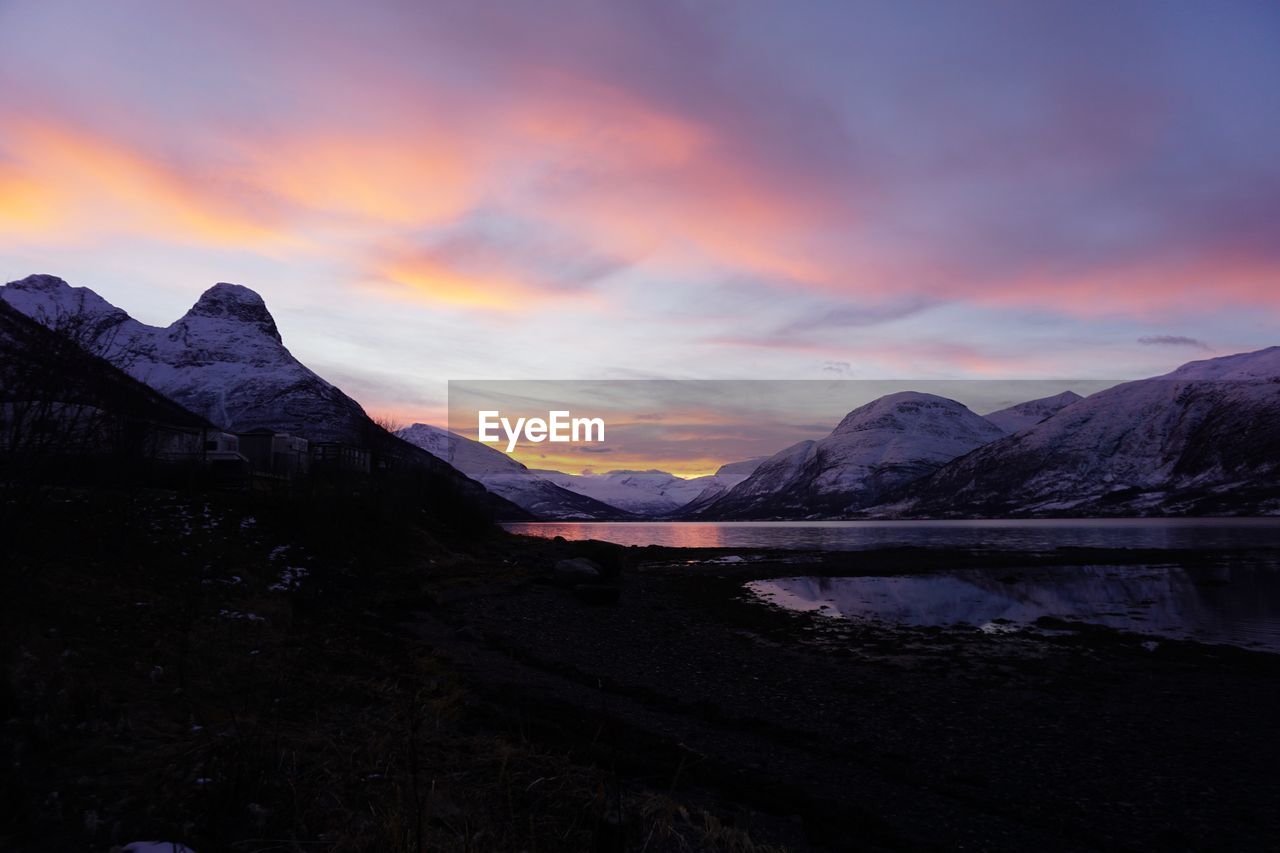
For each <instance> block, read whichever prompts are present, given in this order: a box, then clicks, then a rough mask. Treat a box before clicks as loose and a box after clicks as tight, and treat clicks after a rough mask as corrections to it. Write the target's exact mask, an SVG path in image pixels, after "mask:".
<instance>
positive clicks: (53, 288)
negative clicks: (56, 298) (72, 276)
mask: <svg viewBox="0 0 1280 853" xmlns="http://www.w3.org/2000/svg"><path fill="white" fill-rule="evenodd" d="M8 286H9V287H12V288H13V289H14V290H38V291H41V292H43V293H56V292H58V291H63V290H70V289H71V285H69V284H67V283H66V282H65V281H63V280H62V279H60V278H58V277H57V276H56V275H49V274H47V273H36V274H35V275H29V276H27V277H26V278H20V279H18V280H17V281H11V282H9V285H8Z"/></svg>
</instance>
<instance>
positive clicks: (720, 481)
mask: <svg viewBox="0 0 1280 853" xmlns="http://www.w3.org/2000/svg"><path fill="white" fill-rule="evenodd" d="M766 458H767V457H764V456H761V457H759V458H757V459H744V460H743V461H741V462H730V463H728V464H727V465H721V466H720V467H719V468H717V469H716V472H715V473H714V474H712V475H711V476H709V477H699V478H698V479H697V482H700V483H702V484H703V486H702V491H700V492H698V494H696V495H694V497H693V500H691V501H689V502H688V503H687V504H685V505H684V506H682V507H680V508H679V509H678V510H677V511H676V515H678V516H679V517H681V518H694V517H697V516H698V515H699V514H700V513H701V512H702V510H704V509H705V508H707V507H709V506H710V505H711V504H713V503H715V502H716V501H717V500H718V499H719V498H720V496H721V495H723V494H724V493H725V492H727V491H729V490H730V489H732V488H733V487H734V486H736V485H738V484H739V483H741V482H742V481H743V480H745V479H747V478H748V477H750V476H751V474H752V473H753V472H754V471H755V470H756V469H757V468H759V467H760V463H762V462H764V461H765V459H766Z"/></svg>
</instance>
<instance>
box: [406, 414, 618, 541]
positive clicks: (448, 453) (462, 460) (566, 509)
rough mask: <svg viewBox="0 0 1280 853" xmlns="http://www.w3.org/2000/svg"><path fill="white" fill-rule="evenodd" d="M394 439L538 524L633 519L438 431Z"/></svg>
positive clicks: (411, 430) (416, 430) (424, 429)
mask: <svg viewBox="0 0 1280 853" xmlns="http://www.w3.org/2000/svg"><path fill="white" fill-rule="evenodd" d="M396 435H398V436H400V437H401V438H403V439H404V440H405V441H407V442H409V443H410V444H413V445H415V446H417V447H420V448H422V449H423V450H425V451H427V452H428V453H430V454H432V455H433V456H435V457H437V458H438V459H441V460H443V461H445V462H447V463H449V464H450V465H452V466H453V467H455V468H457V469H458V470H459V471H461V472H462V473H464V474H466V475H467V476H468V477H471V478H472V479H474V480H477V481H479V482H480V483H482V484H483V485H484V487H485V488H487V489H489V490H490V491H491V492H494V493H495V494H497V495H500V496H501V497H503V498H505V499H507V500H509V501H511V502H512V503H514V504H515V505H516V506H519V507H521V508H523V509H525V510H527V511H528V512H529V513H531V514H532V515H533V516H534V517H536V518H544V519H556V520H562V521H572V520H581V521H604V520H620V519H626V518H630V517H631V514H630V513H628V512H626V511H625V510H621V509H619V508H618V507H616V506H611V505H609V504H606V503H603V502H601V501H598V500H595V499H594V498H591V497H588V496H586V495H582V494H578V493H577V492H573V491H570V490H568V489H564V488H561V487H560V486H559V485H557V484H556V483H555V482H553V481H551V480H549V479H548V478H545V477H542V476H539V474H537V473H535V472H533V471H530V470H529V469H528V468H526V467H525V466H524V465H522V464H521V463H519V462H517V461H516V460H514V459H512V458H511V457H510V456H508V455H507V454H505V453H503V452H502V451H500V450H494V449H493V448H492V447H490V446H489V445H487V444H481V443H480V442H478V441H473V440H472V439H469V438H465V437H463V436H461V435H457V434H456V433H452V432H449V431H448V430H444V429H441V428H440V427H436V426H431V425H430V424H414V425H412V426H409V427H405V428H404V429H401V430H397V432H396Z"/></svg>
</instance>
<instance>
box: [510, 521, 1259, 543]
mask: <svg viewBox="0 0 1280 853" xmlns="http://www.w3.org/2000/svg"><path fill="white" fill-rule="evenodd" d="M504 526H505V527H506V528H507V529H508V530H510V531H511V532H513V533H524V534H528V535H531V536H546V537H553V536H563V537H565V538H566V539H603V540H605V541H607V542H617V543H618V544H620V545H666V546H671V547H681V548H789V549H802V550H808V549H821V550H829V551H857V550H861V549H865V548H884V547H892V546H899V545H920V546H926V547H957V548H973V547H984V546H985V547H992V548H1010V549H1015V550H1020V549H1026V550H1037V549H1043V548H1058V547H1063V546H1076V547H1090V548H1209V549H1213V548H1244V547H1280V518H1246V519H1221V518H1191V519H1167V518H1155V519H1113V518H1108V519H1049V520H1024V519H1016V520H995V521H778V522H773V521H737V522H733V521H730V522H667V521H652V522H646V521H636V522H587V523H574V522H536V523H534V522H530V523H518V524H507V525H504Z"/></svg>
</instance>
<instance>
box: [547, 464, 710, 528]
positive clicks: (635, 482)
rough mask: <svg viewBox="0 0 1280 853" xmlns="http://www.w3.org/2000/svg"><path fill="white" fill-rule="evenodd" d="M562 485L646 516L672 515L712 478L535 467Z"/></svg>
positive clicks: (655, 471)
mask: <svg viewBox="0 0 1280 853" xmlns="http://www.w3.org/2000/svg"><path fill="white" fill-rule="evenodd" d="M534 473H536V474H537V475H538V476H539V477H543V478H545V479H547V480H550V481H551V482H553V483H555V484H556V485H557V486H560V487H561V488H564V489H568V490H569V491H571V492H577V493H578V494H580V495H586V496H588V497H591V498H595V499H596V500H598V501H603V502H605V503H607V504H610V505H611V506H616V507H618V508H619V509H624V510H626V511H627V512H630V513H634V514H636V515H643V516H650V517H654V516H663V515H669V514H671V513H672V512H674V511H675V510H677V509H679V508H680V507H682V506H684V505H685V504H687V503H688V502H689V501H691V500H693V499H694V498H695V497H697V496H698V494H699V493H700V492H701V491H702V490H703V487H704V485H705V481H707V480H710V479H711V478H710V477H696V478H692V479H688V480H686V479H684V478H682V477H677V476H676V475H675V474H670V473H668V472H666V471H657V470H649V471H609V472H608V473H605V474H565V473H564V472H562V471H546V470H535V471H534Z"/></svg>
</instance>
